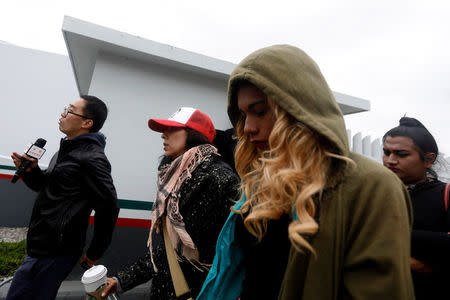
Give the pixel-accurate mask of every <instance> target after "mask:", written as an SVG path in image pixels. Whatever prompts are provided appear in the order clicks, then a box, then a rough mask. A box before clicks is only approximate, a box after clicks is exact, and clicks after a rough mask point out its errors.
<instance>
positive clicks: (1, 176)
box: [0, 174, 22, 180]
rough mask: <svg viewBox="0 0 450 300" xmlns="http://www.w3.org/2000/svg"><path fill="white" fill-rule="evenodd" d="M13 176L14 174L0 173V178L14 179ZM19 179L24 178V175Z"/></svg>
mask: <svg viewBox="0 0 450 300" xmlns="http://www.w3.org/2000/svg"><path fill="white" fill-rule="evenodd" d="M13 177H14V175H8V174H0V179H12V178H13ZM19 180H22V177H20V178H19Z"/></svg>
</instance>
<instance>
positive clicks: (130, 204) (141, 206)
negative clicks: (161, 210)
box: [118, 199, 153, 210]
mask: <svg viewBox="0 0 450 300" xmlns="http://www.w3.org/2000/svg"><path fill="white" fill-rule="evenodd" d="M118 200H119V207H120V208H124V209H136V210H152V208H153V202H147V201H136V200H125V199H118Z"/></svg>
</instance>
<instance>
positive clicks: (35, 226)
mask: <svg viewBox="0 0 450 300" xmlns="http://www.w3.org/2000/svg"><path fill="white" fill-rule="evenodd" d="M105 144H106V142H105V137H104V136H103V135H102V134H101V133H88V134H83V135H80V136H78V137H76V138H74V139H72V140H67V139H62V140H61V144H60V148H59V152H57V153H56V154H55V155H54V156H53V158H52V160H51V161H50V164H49V167H48V169H47V170H46V171H44V172H43V171H41V170H40V169H39V168H38V167H36V168H34V169H33V170H32V171H31V172H30V173H27V174H25V175H24V176H23V180H24V182H25V183H26V185H27V186H28V187H29V188H31V189H32V190H34V191H36V192H38V195H37V198H36V201H35V204H34V207H33V213H32V215H31V220H30V225H29V228H28V235H27V252H28V255H29V256H31V257H38V258H39V257H53V256H62V255H80V254H81V253H82V251H83V248H84V245H85V241H86V229H87V226H88V224H89V216H90V214H91V212H92V210H94V211H95V221H94V224H95V226H94V236H93V238H92V241H91V244H90V246H89V248H88V250H87V253H86V254H87V256H88V257H89V258H90V259H92V260H96V259H98V258H100V257H101V256H102V255H103V253H104V252H105V250H106V248H107V247H108V246H109V243H110V242H111V237H112V232H113V230H114V226H115V223H116V220H117V216H118V213H119V206H118V203H117V195H116V190H115V188H114V185H113V180H112V178H111V165H110V163H109V161H108V159H107V158H106V156H105V153H104V151H103V149H104V147H105Z"/></svg>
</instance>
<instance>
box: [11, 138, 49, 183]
mask: <svg viewBox="0 0 450 300" xmlns="http://www.w3.org/2000/svg"><path fill="white" fill-rule="evenodd" d="M46 143H47V141H46V140H44V139H41V138H39V139H37V140H36V142H34V144H33V145H31V146H30V148H28V150H27V151H26V152H25V155H27V156H29V157H32V158H36V159H40V158H41V157H42V155H44V153H45V149H44V146H45V144H46ZM30 165H31V161H29V160H28V159H24V160H22V163H21V164H20V166H19V167H18V168H17V171H16V173H15V174H14V177H13V178H12V179H11V183H16V181H17V180H18V179H19V178H20V177H22V175H23V173H25V170H26V169H28V167H29V166H30Z"/></svg>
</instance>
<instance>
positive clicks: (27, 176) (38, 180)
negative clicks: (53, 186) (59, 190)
mask: <svg viewBox="0 0 450 300" xmlns="http://www.w3.org/2000/svg"><path fill="white" fill-rule="evenodd" d="M46 177H47V176H46V173H45V172H43V171H42V170H41V169H40V168H39V167H36V168H33V169H31V172H26V173H24V174H23V175H22V179H23V182H24V183H25V184H26V186H27V187H28V188H30V189H31V190H33V191H35V192H39V191H40V190H41V189H42V188H43V186H44V184H45V181H46Z"/></svg>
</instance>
